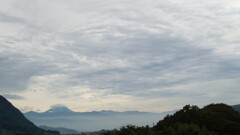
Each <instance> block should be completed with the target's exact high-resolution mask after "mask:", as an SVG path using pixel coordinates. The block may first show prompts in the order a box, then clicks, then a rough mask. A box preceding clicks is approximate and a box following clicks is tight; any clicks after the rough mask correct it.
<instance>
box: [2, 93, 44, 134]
mask: <svg viewBox="0 0 240 135" xmlns="http://www.w3.org/2000/svg"><path fill="white" fill-rule="evenodd" d="M0 128H1V129H2V130H6V131H7V132H8V131H11V132H24V133H43V132H44V130H42V129H40V128H38V127H37V126H36V125H35V124H33V123H32V122H31V121H29V120H28V119H27V118H26V117H25V116H24V115H23V114H22V113H21V112H20V111H19V110H18V109H17V108H15V107H14V106H13V105H12V104H11V103H10V102H9V101H8V100H7V99H5V98H4V97H3V96H1V95H0Z"/></svg>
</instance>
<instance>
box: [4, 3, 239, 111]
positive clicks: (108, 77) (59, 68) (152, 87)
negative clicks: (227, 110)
mask: <svg viewBox="0 0 240 135" xmlns="http://www.w3.org/2000/svg"><path fill="white" fill-rule="evenodd" d="M239 26H240V2H238V0H212V1H211V2H210V1H198V0H172V1H167V0H159V1H156V0H138V1H136V0H103V1H99V0H51V1H49V0H21V1H15V0H8V1H5V0H0V92H1V94H5V95H7V96H6V97H7V98H9V99H10V100H11V101H12V102H13V103H14V104H15V105H16V106H17V107H19V108H20V109H21V110H22V111H27V110H39V111H44V110H46V109H47V108H48V107H50V106H52V105H55V104H64V105H66V106H69V107H70V108H71V109H73V110H76V111H90V110H102V109H107V110H109V109H111V110H118V111H124V110H140V111H154V112H160V111H166V110H171V109H175V108H179V107H181V106H182V105H185V104H197V105H200V106H201V105H205V104H208V103H212V102H224V103H228V104H237V103H240V99H239V94H240V93H239V87H240V84H239V82H240V62H239V61H240V44H239V43H240V39H239V35H240V28H239Z"/></svg>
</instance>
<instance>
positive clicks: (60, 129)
mask: <svg viewBox="0 0 240 135" xmlns="http://www.w3.org/2000/svg"><path fill="white" fill-rule="evenodd" d="M39 128H41V129H44V130H52V131H59V132H60V133H61V134H79V132H78V131H76V130H73V129H68V128H64V127H48V126H39Z"/></svg>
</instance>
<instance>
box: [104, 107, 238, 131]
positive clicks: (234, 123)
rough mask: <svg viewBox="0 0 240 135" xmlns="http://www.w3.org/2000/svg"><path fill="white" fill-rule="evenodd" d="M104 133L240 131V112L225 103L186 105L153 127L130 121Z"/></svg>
mask: <svg viewBox="0 0 240 135" xmlns="http://www.w3.org/2000/svg"><path fill="white" fill-rule="evenodd" d="M105 135H240V113H239V112H237V111H235V110H234V109H233V108H232V107H231V106H228V105H225V104H210V105H208V106H205V107H204V108H202V109H199V108H198V107H197V106H190V105H186V106H184V107H183V109H181V110H179V111H177V112H176V113H175V114H174V115H172V116H170V115H167V116H166V117H165V118H164V119H163V120H161V121H159V122H158V123H157V125H155V126H154V127H153V128H149V127H148V126H146V127H136V126H132V125H129V126H126V127H122V128H120V129H119V130H116V129H115V130H113V131H110V132H107V133H105Z"/></svg>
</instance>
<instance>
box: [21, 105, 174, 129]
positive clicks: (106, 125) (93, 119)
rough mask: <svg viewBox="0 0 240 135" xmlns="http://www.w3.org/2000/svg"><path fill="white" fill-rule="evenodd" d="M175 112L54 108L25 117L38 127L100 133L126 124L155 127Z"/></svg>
mask: <svg viewBox="0 0 240 135" xmlns="http://www.w3.org/2000/svg"><path fill="white" fill-rule="evenodd" d="M174 112H175V111H171V112H164V113H149V112H139V111H125V112H117V111H111V110H102V111H92V112H74V111H72V110H70V109H69V108H67V107H64V106H62V107H53V108H51V109H49V110H47V111H45V112H42V113H39V112H33V111H30V112H27V113H25V114H24V115H25V116H26V117H27V118H28V119H30V120H31V121H33V122H34V123H35V124H37V125H46V126H49V127H66V128H70V129H74V130H77V131H98V130H101V129H113V128H117V127H121V126H124V125H126V124H134V125H138V126H143V125H146V124H148V125H150V126H151V125H153V123H156V122H157V121H158V120H159V119H162V118H163V117H164V116H165V115H167V114H172V113H174Z"/></svg>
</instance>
